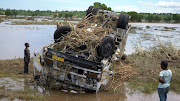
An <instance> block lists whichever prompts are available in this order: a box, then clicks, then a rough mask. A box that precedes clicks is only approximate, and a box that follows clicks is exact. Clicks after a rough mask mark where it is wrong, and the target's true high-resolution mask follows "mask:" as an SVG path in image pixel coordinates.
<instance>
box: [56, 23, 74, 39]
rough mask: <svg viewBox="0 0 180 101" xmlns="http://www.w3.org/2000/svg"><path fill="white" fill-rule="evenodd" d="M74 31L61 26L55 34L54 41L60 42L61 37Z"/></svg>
mask: <svg viewBox="0 0 180 101" xmlns="http://www.w3.org/2000/svg"><path fill="white" fill-rule="evenodd" d="M71 30H72V29H71V27H70V26H61V27H59V28H58V29H57V30H56V31H55V32H54V41H55V42H60V41H61V40H60V37H61V36H63V35H66V34H67V33H68V32H70V31H71Z"/></svg>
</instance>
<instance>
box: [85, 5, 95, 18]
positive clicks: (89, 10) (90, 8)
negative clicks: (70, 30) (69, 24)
mask: <svg viewBox="0 0 180 101" xmlns="http://www.w3.org/2000/svg"><path fill="white" fill-rule="evenodd" d="M93 8H94V7H93V6H89V8H88V10H87V14H86V16H87V15H89V14H90V13H92V10H93ZM89 16H90V15H89ZM89 16H88V17H89Z"/></svg>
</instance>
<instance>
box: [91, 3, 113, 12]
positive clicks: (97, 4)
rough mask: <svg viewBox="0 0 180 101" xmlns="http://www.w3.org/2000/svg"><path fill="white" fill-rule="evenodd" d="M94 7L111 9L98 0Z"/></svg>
mask: <svg viewBox="0 0 180 101" xmlns="http://www.w3.org/2000/svg"><path fill="white" fill-rule="evenodd" d="M94 7H97V8H99V9H104V10H109V11H111V7H107V6H106V5H105V4H101V3H100V2H95V3H94Z"/></svg>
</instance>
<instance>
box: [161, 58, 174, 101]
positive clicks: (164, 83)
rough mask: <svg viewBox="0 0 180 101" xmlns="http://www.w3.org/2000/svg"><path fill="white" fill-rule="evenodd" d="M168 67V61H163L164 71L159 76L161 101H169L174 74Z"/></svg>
mask: <svg viewBox="0 0 180 101" xmlns="http://www.w3.org/2000/svg"><path fill="white" fill-rule="evenodd" d="M167 67H168V62H167V61H161V68H162V69H163V70H162V71H161V72H160V74H159V85H158V94H159V99H160V101H167V93H168V91H169V86H170V82H171V77H172V72H171V70H170V69H168V68H167Z"/></svg>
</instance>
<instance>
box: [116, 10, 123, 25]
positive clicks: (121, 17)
mask: <svg viewBox="0 0 180 101" xmlns="http://www.w3.org/2000/svg"><path fill="white" fill-rule="evenodd" d="M123 20H124V14H123V13H121V14H120V15H119V19H118V23H117V28H122V23H123Z"/></svg>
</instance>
